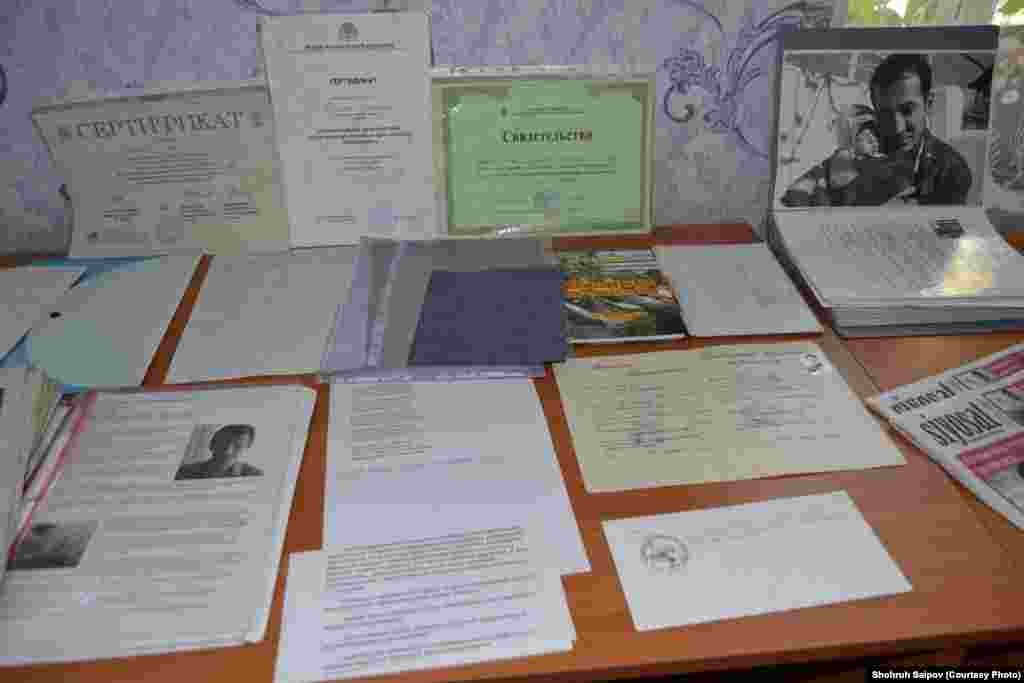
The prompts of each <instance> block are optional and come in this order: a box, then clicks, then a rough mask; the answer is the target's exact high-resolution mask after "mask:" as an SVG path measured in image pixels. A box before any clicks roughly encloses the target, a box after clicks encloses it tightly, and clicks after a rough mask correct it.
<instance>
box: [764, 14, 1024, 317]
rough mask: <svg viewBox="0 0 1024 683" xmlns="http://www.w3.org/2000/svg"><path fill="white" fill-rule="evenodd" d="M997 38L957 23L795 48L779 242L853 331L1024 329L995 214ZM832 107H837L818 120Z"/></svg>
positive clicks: (779, 178) (788, 50)
mask: <svg viewBox="0 0 1024 683" xmlns="http://www.w3.org/2000/svg"><path fill="white" fill-rule="evenodd" d="M997 38H998V29H997V28H996V27H994V26H956V27H914V28H878V29H834V30H808V31H794V32H790V33H787V34H786V35H784V36H782V38H781V39H780V40H781V47H782V60H781V64H782V67H781V68H782V72H781V76H780V88H779V93H780V95H779V98H780V99H779V116H778V121H779V129H778V131H777V139H776V145H775V157H774V183H775V188H774V192H773V197H774V203H773V208H772V215H771V219H772V220H771V221H770V224H769V225H770V227H771V230H770V232H769V237H770V239H771V241H772V243H773V246H774V247H775V249H776V251H777V252H778V253H779V254H780V257H781V258H783V259H785V261H786V262H787V263H788V265H789V266H790V267H791V269H792V270H794V271H797V272H798V273H799V274H800V276H801V277H802V278H803V279H804V280H805V281H806V283H807V285H808V288H809V289H810V291H811V292H812V293H813V295H814V296H815V298H817V299H818V301H819V303H820V304H821V305H822V306H823V307H824V308H825V310H826V311H828V312H829V313H830V314H831V316H832V318H833V321H834V323H835V326H836V329H837V330H838V331H840V333H842V334H844V335H847V336H864V335H870V336H878V335H894V334H921V333H925V334H929V333H930V334H950V333H961V332H970V331H985V330H988V329H991V328H993V327H999V328H1006V327H1018V328H1019V327H1021V326H1022V325H1024V257H1022V256H1021V255H1020V254H1018V253H1017V252H1016V251H1015V250H1014V249H1012V248H1011V247H1010V246H1009V245H1008V244H1006V243H1005V241H1004V240H1003V239H1002V237H1001V236H1000V235H999V234H998V233H997V231H996V230H995V228H994V227H993V226H992V224H991V223H990V221H989V219H988V217H987V216H986V213H985V210H984V208H983V205H982V204H983V199H984V195H985V193H986V192H987V191H988V189H989V188H988V187H987V186H985V182H984V180H985V176H986V174H988V173H989V171H988V170H987V169H988V167H989V166H990V165H991V164H993V163H998V161H999V159H998V156H996V155H992V154H987V153H986V146H987V145H986V140H987V139H988V137H989V136H990V134H991V133H990V131H989V125H990V124H989V109H990V107H989V98H988V96H987V91H988V87H987V86H985V85H984V82H985V81H986V79H987V80H988V81H991V80H992V73H993V71H992V70H993V68H994V66H993V64H994V61H995V59H996V46H997ZM826 91H827V95H826ZM840 92H841V95H840ZM823 95H824V96H826V97H827V99H828V101H830V102H832V103H833V106H831V107H817V108H815V106H814V105H812V104H811V103H812V102H817V101H818V100H819V99H820V96H823ZM823 101H824V100H823ZM794 122H796V123H794ZM1002 134H1003V135H1004V136H1005V130H1004V131H1003V133H1002Z"/></svg>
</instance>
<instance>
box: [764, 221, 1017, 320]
mask: <svg viewBox="0 0 1024 683" xmlns="http://www.w3.org/2000/svg"><path fill="white" fill-rule="evenodd" d="M775 231H776V234H775V237H776V239H777V242H778V246H779V249H780V252H781V253H782V254H783V255H785V256H786V257H787V259H788V261H789V262H790V264H791V266H792V267H793V268H794V269H796V270H797V271H798V272H799V275H800V276H801V277H802V278H803V279H804V281H805V282H806V283H807V285H808V287H809V288H810V290H811V291H812V292H813V294H814V296H815V298H816V299H817V300H818V302H819V303H820V304H821V305H822V306H823V307H824V308H825V309H826V310H827V311H828V312H829V313H830V314H831V316H832V318H833V320H834V322H835V325H836V329H837V331H839V332H840V333H841V334H844V335H846V336H867V335H870V336H876V335H887V334H913V333H920V334H959V333H962V332H967V331H972V330H975V329H979V330H985V329H1002V328H1007V327H1013V328H1019V327H1022V326H1024V256H1022V255H1021V254H1019V253H1018V252H1017V251H1016V250H1014V249H1013V248H1012V247H1011V246H1010V245H1009V244H1007V243H1006V241H1005V240H1004V239H1003V237H1002V236H1001V235H999V234H998V233H997V232H996V230H995V228H993V227H992V224H991V223H989V221H988V219H987V218H986V217H985V214H984V212H983V211H981V210H980V209H977V208H972V207H943V208H933V207H923V206H919V207H915V208H914V209H913V210H903V211H897V210H893V211H889V212H887V213H886V214H885V215H884V220H883V219H882V218H881V217H878V216H876V217H874V218H870V217H868V216H866V215H859V214H848V213H843V212H839V211H836V212H831V213H827V214H825V215H822V214H821V213H820V212H819V213H817V214H815V213H813V212H798V211H791V212H787V213H786V214H785V215H784V216H777V217H776V226H775Z"/></svg>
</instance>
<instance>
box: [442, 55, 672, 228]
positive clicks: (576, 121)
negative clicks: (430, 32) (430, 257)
mask: <svg viewBox="0 0 1024 683" xmlns="http://www.w3.org/2000/svg"><path fill="white" fill-rule="evenodd" d="M653 86H654V82H653V79H652V78H651V77H650V76H649V75H640V76H637V75H618V74H616V75H606V74H594V73H592V72H590V73H588V72H583V71H579V70H576V69H575V68H573V67H568V68H563V69H557V68H555V69H552V68H547V69H545V68H542V67H541V68H533V67H531V68H517V67H503V68H492V69H477V70H465V69H463V70H445V71H443V72H438V71H437V70H435V72H434V79H433V86H432V87H433V93H432V94H433V97H432V102H433V105H432V106H433V124H434V148H435V154H434V163H435V178H436V180H437V185H438V188H437V189H438V195H439V198H440V199H442V200H443V201H441V202H439V203H440V204H441V205H442V206H441V207H439V208H441V209H443V210H442V216H443V217H444V218H443V220H444V223H445V225H446V230H447V232H448V234H449V235H452V236H500V235H508V234H535V233H539V234H593V233H599V232H615V233H622V232H647V231H649V230H650V229H651V196H652V192H651V187H652V186H651V157H652V155H651V150H652V125H653V99H654V87H653Z"/></svg>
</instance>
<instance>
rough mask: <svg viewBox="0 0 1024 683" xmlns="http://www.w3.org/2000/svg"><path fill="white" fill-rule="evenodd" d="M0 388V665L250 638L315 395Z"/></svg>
mask: <svg viewBox="0 0 1024 683" xmlns="http://www.w3.org/2000/svg"><path fill="white" fill-rule="evenodd" d="M19 375H21V376H19ZM2 380H3V385H2V387H3V392H2V394H3V406H2V408H3V410H2V413H0V420H2V421H3V424H2V426H0V434H3V439H4V440H3V442H0V445H2V447H3V451H4V453H3V454H4V455H5V456H10V457H4V458H2V459H0V466H2V467H4V468H6V469H5V470H4V471H3V472H0V482H3V483H4V486H5V487H7V486H8V483H9V482H13V483H14V484H15V487H14V489H13V490H6V491H4V495H5V500H4V501H2V502H3V505H4V510H5V512H7V511H9V518H10V520H9V523H7V524H6V525H5V527H4V530H5V532H6V533H7V537H6V538H5V539H4V541H5V543H4V548H5V551H6V552H7V557H6V558H5V559H6V566H5V569H6V572H5V575H4V582H3V587H2V590H0V624H2V629H3V632H4V633H5V637H4V639H3V642H2V644H0V665H17V664H29V663H36V662H54V661H73V660H82V659H95V658H102V657H121V656H130V655H136V654H145V653H158V652H169V651H172V650H186V649H199V648H208V647H218V646H227V645H239V644H242V643H245V642H253V641H259V640H262V638H263V636H264V632H265V630H266V625H267V619H268V615H269V611H270V601H271V596H272V594H273V588H274V582H275V580H276V576H277V567H278V561H279V558H280V556H281V549H282V546H283V541H284V531H285V524H286V522H287V519H288V511H289V509H290V507H291V499H292V494H293V491H294V488H295V481H296V478H297V476H298V470H299V463H300V461H301V458H302V453H303V450H304V448H305V443H306V437H307V434H308V430H309V420H310V417H311V416H312V411H313V404H314V402H315V392H314V391H313V390H312V389H309V388H306V387H303V386H294V385H292V386H273V387H244V388H236V387H233V388H220V389H207V390H202V391H161V392H138V391H114V392H99V393H97V392H88V393H85V394H80V395H79V396H78V397H76V398H75V399H74V400H73V402H72V403H70V404H63V403H60V402H59V401H58V400H57V399H56V398H55V397H56V392H53V391H48V388H47V387H48V386H49V384H48V381H47V380H46V379H45V378H44V377H43V376H42V375H41V374H40V373H39V372H38V371H35V370H33V371H28V372H26V371H8V374H5V375H3V377H2ZM58 404H59V405H58ZM54 406H58V407H57V408H56V409H55V408H54ZM25 425H28V427H25ZM46 425H48V426H46ZM28 454H31V457H29V455H28ZM8 470H9V471H8ZM23 471H27V472H28V473H29V474H28V475H27V476H25V475H22V472H23ZM8 497H9V498H10V500H9V501H8V500H7V499H6V498H8ZM55 634H73V637H60V636H59V635H55Z"/></svg>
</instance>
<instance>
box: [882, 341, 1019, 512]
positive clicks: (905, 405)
mask: <svg viewBox="0 0 1024 683" xmlns="http://www.w3.org/2000/svg"><path fill="white" fill-rule="evenodd" d="M868 405H869V406H870V407H871V408H872V409H874V410H875V411H876V412H878V413H879V414H881V415H882V416H883V417H885V418H886V419H887V420H888V421H889V422H891V423H892V424H893V425H894V426H895V427H896V428H897V429H899V430H900V431H901V432H903V433H904V434H906V435H907V436H908V437H909V438H910V439H911V440H912V441H913V442H914V443H915V444H917V446H918V447H920V448H921V449H922V450H924V451H925V453H927V454H928V455H929V456H930V457H931V458H932V459H933V460H935V461H936V462H938V463H939V464H940V465H942V467H944V468H945V469H946V471H947V472H949V473H950V474H951V475H952V476H954V477H956V478H957V479H958V480H959V481H960V482H961V483H963V485H964V486H966V487H967V488H969V489H970V490H971V491H973V492H974V494H975V495H977V496H978V498H980V499H981V500H983V501H984V502H985V503H987V504H988V505H989V506H991V507H992V508H993V509H994V510H996V511H997V512H1000V513H1002V514H1003V515H1004V516H1005V517H1006V518H1007V519H1009V520H1010V521H1011V522H1012V523H1013V524H1014V525H1015V526H1017V527H1020V528H1022V529H1024V344H1019V345H1017V346H1013V347H1010V348H1009V349H1007V350H1005V351H1002V352H1000V353H997V354H993V355H991V356H986V357H985V358H982V359H981V360H978V361H975V362H973V363H970V364H968V365H964V366H961V367H959V368H956V369H954V370H950V371H948V372H944V373H942V374H940V375H935V376H933V377H929V378H928V379H925V380H922V381H920V382H915V383H913V384H907V385H905V386H902V387H900V388H898V389H896V390H894V391H889V392H886V393H884V394H881V395H879V396H875V397H872V398H870V399H868Z"/></svg>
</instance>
